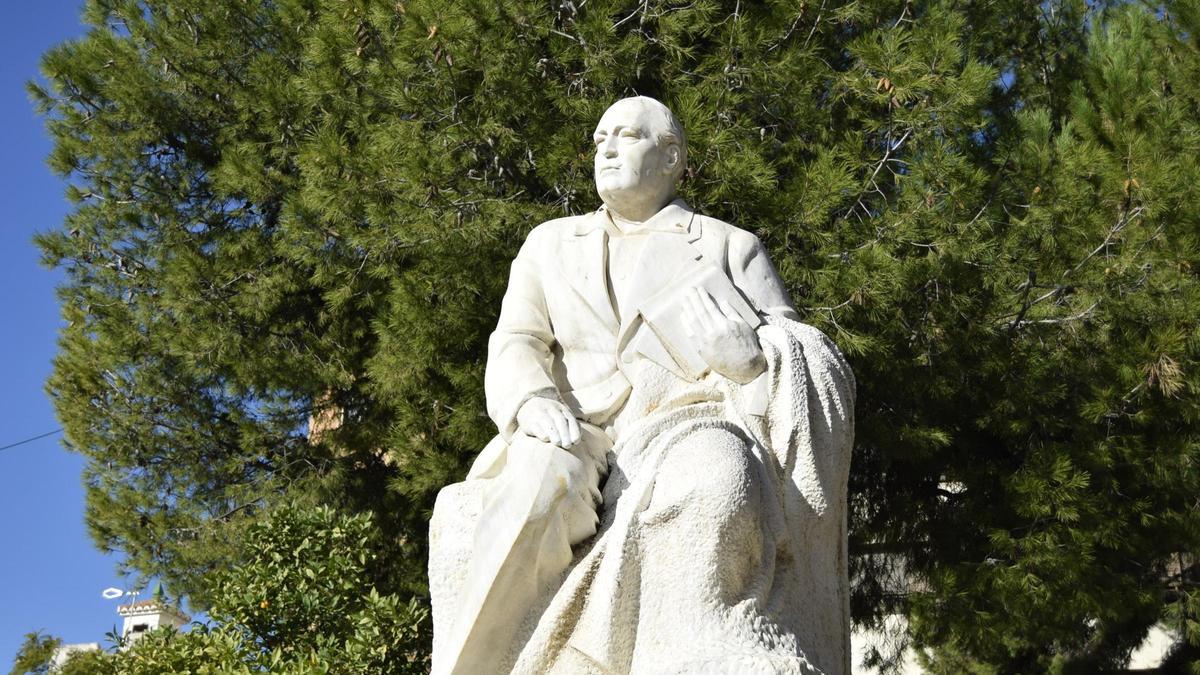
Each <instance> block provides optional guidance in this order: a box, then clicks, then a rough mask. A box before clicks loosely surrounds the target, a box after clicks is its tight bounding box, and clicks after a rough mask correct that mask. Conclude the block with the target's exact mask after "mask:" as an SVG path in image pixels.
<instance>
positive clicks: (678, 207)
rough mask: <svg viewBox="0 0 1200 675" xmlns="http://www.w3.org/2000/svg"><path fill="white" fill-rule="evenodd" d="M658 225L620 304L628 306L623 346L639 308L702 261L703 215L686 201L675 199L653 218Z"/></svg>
mask: <svg viewBox="0 0 1200 675" xmlns="http://www.w3.org/2000/svg"><path fill="white" fill-rule="evenodd" d="M653 220H654V221H657V222H656V223H655V224H656V225H657V227H656V228H655V230H654V231H653V232H651V233H650V234H648V235H647V236H648V237H649V239H647V241H646V245H645V246H644V247H642V252H641V255H640V256H639V259H638V262H637V265H636V266H635V267H634V276H633V281H632V283H630V285H629V292H628V294H627V295H626V297H625V298H623V299H622V302H621V306H622V307H629V308H630V309H629V311H627V312H625V316H624V317H622V320H621V328H620V330H618V331H617V334H618V339H617V344H619V345H623V344H624V342H625V339H626V338H627V337H628V336H627V335H626V334H627V333H628V331H629V329H630V328H632V327H633V326H634V325H635V324H636V319H637V318H638V312H637V309H638V308H640V307H641V306H642V305H643V304H644V303H645V302H646V301H647V300H649V299H650V298H652V297H654V296H655V295H657V294H658V293H659V292H661V291H662V290H663V289H664V288H666V287H667V286H668V285H669V284H670V283H671V282H672V281H674V280H675V279H676V278H677V277H679V276H680V274H682V273H684V272H686V271H687V270H689V269H692V268H693V266H695V265H697V264H699V261H702V260H703V257H704V256H703V254H702V253H701V251H700V247H699V245H698V244H697V242H698V241H699V240H700V234H701V225H702V223H701V218H700V217H699V216H698V215H696V213H695V212H694V211H692V210H691V208H689V207H688V206H687V204H685V203H684V202H683V200H675V201H674V202H672V203H671V204H670V205H668V206H667V207H666V208H665V209H663V210H662V211H661V212H659V214H658V215H656V216H655V217H654V219H653Z"/></svg>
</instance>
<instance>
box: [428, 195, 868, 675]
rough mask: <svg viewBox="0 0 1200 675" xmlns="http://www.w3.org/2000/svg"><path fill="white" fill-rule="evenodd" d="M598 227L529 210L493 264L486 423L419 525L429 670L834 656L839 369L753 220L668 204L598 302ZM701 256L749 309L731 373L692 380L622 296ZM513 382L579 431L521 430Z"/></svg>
mask: <svg viewBox="0 0 1200 675" xmlns="http://www.w3.org/2000/svg"><path fill="white" fill-rule="evenodd" d="M612 228H613V225H612V223H611V221H610V220H609V218H608V216H607V215H606V214H605V213H604V211H603V210H601V211H599V212H596V213H593V214H589V215H586V216H578V217H572V218H564V219H560V220H555V221H550V222H548V223H545V224H543V225H541V226H539V227H538V228H537V229H535V230H534V231H533V232H532V233H531V234H530V236H529V238H528V240H527V241H526V243H525V245H524V246H523V247H522V249H521V252H520V254H519V255H518V256H517V258H516V260H514V262H513V266H512V273H511V278H510V281H509V287H508V291H507V293H506V295H505V298H504V304H503V307H502V310H501V316H500V321H499V325H498V326H497V328H496V332H495V333H494V334H493V336H492V340H491V344H490V348H489V356H488V367H487V379H486V388H487V397H488V408H489V414H490V415H491V417H492V419H493V420H494V421H495V422H496V424H497V427H498V428H499V430H500V435H499V436H498V437H497V438H496V439H495V440H494V441H493V442H492V443H490V444H489V445H488V447H487V448H486V449H485V450H484V452H483V453H481V455H480V457H479V459H478V460H477V461H476V463H475V466H474V467H473V468H472V470H471V473H470V475H469V476H468V479H467V480H466V481H464V482H463V483H458V484H456V485H452V486H449V487H447V488H446V489H445V490H443V491H442V493H441V494H440V495H439V497H438V503H437V506H436V508H435V511H434V517H433V520H432V522H431V524H430V588H431V593H432V596H433V603H434V671H435V672H437V673H451V672H455V673H503V672H516V673H630V672H633V673H722V672H728V673H816V672H821V673H831V674H840V673H847V672H849V660H848V648H849V645H848V636H849V606H848V598H849V593H848V581H847V575H846V511H845V509H846V494H845V492H846V481H847V474H848V470H849V460H850V448H851V444H852V435H853V407H854V379H853V375H852V374H851V372H850V369H849V367H848V366H847V365H846V363H845V361H844V360H843V359H842V356H841V354H840V353H839V352H838V351H837V349H836V348H835V347H834V346H833V344H832V343H831V342H830V341H829V340H828V338H826V337H825V336H824V335H822V334H821V333H820V332H819V331H817V330H816V329H814V328H812V327H809V326H806V325H804V324H801V323H799V322H798V321H797V320H796V314H795V311H794V310H793V309H792V307H791V304H790V302H789V301H788V299H787V295H786V292H785V291H784V289H783V286H782V284H781V283H780V281H779V278H778V276H777V274H776V273H775V271H774V269H773V268H772V266H771V264H770V261H769V260H768V258H767V256H766V253H765V250H764V249H763V247H762V245H761V244H760V243H759V242H758V240H757V239H756V238H755V237H754V236H753V235H751V234H749V233H747V232H745V231H742V230H739V229H737V228H735V227H733V226H731V225H728V224H726V223H723V222H721V221H718V220H715V219H712V218H708V217H705V216H702V215H699V214H696V213H695V212H693V211H692V210H691V209H690V208H688V207H687V205H686V204H684V203H683V202H681V201H678V200H677V201H675V202H673V203H672V204H670V205H668V206H667V207H666V208H664V209H663V210H662V211H660V212H659V213H658V215H656V216H655V217H654V218H652V219H651V220H650V221H647V222H646V223H645V224H644V229H645V231H644V232H642V233H639V234H638V235H637V236H645V237H647V239H646V240H645V243H644V245H643V246H642V247H641V253H640V256H641V257H640V259H639V261H638V263H637V264H636V265H634V266H633V268H632V269H633V270H634V271H635V272H634V275H635V276H634V278H633V280H632V281H631V282H630V283H629V284H628V287H627V288H628V290H627V292H626V294H625V295H624V297H621V298H616V301H617V302H616V306H617V307H621V308H624V311H622V312H621V314H623V316H618V313H617V311H616V308H615V307H614V302H613V300H614V298H611V297H610V294H609V286H608V283H607V279H606V277H607V273H608V262H607V260H606V252H607V250H608V248H607V241H608V237H609V236H613V235H614V234H616V233H615V232H614V230H613V229H612ZM705 265H708V266H713V267H715V268H717V269H719V270H721V271H722V272H723V273H724V274H725V275H727V276H728V278H729V280H730V281H732V283H733V285H734V286H735V287H736V288H737V289H738V291H740V292H741V294H742V295H743V296H744V297H745V299H746V300H747V301H748V302H749V303H750V305H751V306H752V307H753V309H754V310H756V311H757V312H758V313H759V315H760V316H761V317H762V319H763V323H762V325H761V326H759V327H758V331H757V332H758V337H759V341H760V343H761V345H762V348H763V351H764V353H765V355H766V357H767V371H766V372H765V373H764V374H763V375H762V376H760V377H759V378H758V379H757V380H755V381H754V382H751V383H749V384H746V385H739V384H736V383H734V382H731V381H729V380H727V379H726V378H724V377H722V376H721V375H718V374H715V373H712V372H709V373H707V374H706V375H704V376H703V377H701V378H700V379H698V380H694V379H692V378H690V377H689V376H688V374H687V373H685V372H681V371H680V368H679V366H678V364H677V363H676V362H675V360H673V359H672V358H671V350H670V349H669V347H668V346H667V345H664V343H663V341H662V340H660V339H658V337H657V336H656V335H655V334H654V332H653V331H652V330H651V329H650V328H649V326H647V325H646V323H645V322H644V321H643V318H642V316H641V315H640V314H639V313H638V312H637V311H636V309H637V308H641V307H645V306H646V305H647V303H649V302H652V301H653V300H654V299H655V298H656V297H658V298H661V297H662V296H661V295H660V294H662V293H670V292H675V291H677V290H678V287H679V286H680V285H681V283H686V282H681V281H680V280H681V279H688V278H691V277H692V276H694V275H693V272H695V271H696V269H697V267H698V266H705ZM531 396H546V397H550V398H557V399H558V400H561V401H562V402H564V403H566V404H567V405H568V406H569V407H570V408H571V409H572V410H573V411H574V412H575V414H576V416H577V417H578V418H579V419H580V420H581V421H582V423H581V426H583V427H584V439H583V440H582V441H581V442H580V443H579V444H578V445H576V446H575V447H573V448H571V449H570V450H569V451H568V450H562V449H560V448H556V447H554V446H551V445H549V444H547V443H543V442H541V441H537V440H535V439H533V438H530V437H528V436H525V435H524V434H521V433H520V432H519V431H518V430H517V425H516V422H515V417H516V414H517V411H518V410H519V409H520V407H521V405H522V404H523V403H524V402H525V401H526V400H528V398H529V397H531ZM605 473H607V478H603V477H604V475H605ZM601 481H603V482H602V499H600V502H601V504H600V506H599V509H598V519H597V514H596V509H595V505H596V501H597V500H596V495H597V493H596V488H598V487H600V486H601Z"/></svg>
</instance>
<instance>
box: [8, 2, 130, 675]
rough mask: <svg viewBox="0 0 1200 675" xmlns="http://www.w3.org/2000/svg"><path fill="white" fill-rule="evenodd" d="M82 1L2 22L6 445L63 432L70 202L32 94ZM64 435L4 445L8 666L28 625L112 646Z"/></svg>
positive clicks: (19, 9) (102, 582) (99, 565)
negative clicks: (56, 387)
mask: <svg viewBox="0 0 1200 675" xmlns="http://www.w3.org/2000/svg"><path fill="white" fill-rule="evenodd" d="M81 4H82V0H38V1H37V2H11V3H7V4H6V6H5V17H4V21H3V22H2V23H0V129H2V130H3V135H2V138H0V200H2V201H0V203H2V205H3V210H2V211H0V312H2V313H0V374H2V375H3V380H2V381H0V447H2V446H5V445H8V444H9V443H12V442H14V441H19V440H22V439H25V438H29V437H32V436H36V435H38V434H42V433H45V432H47V431H52V430H55V429H58V427H59V424H58V422H57V420H55V418H54V412H53V409H52V408H51V405H50V401H49V399H48V397H47V396H46V393H45V381H46V377H47V376H48V375H49V374H50V359H51V358H52V357H53V356H54V350H55V340H56V338H57V331H58V326H59V324H60V321H59V316H58V305H57V301H56V300H55V297H54V286H55V284H56V282H57V279H58V278H59V276H58V274H57V272H52V271H50V270H47V269H46V268H44V267H42V266H41V265H40V264H39V262H38V257H39V256H38V252H37V250H36V249H35V248H34V246H33V244H32V242H31V241H30V240H31V237H32V236H33V234H34V233H35V232H38V231H41V230H47V229H51V228H54V227H57V226H58V225H59V224H60V223H61V222H62V218H63V216H64V215H65V214H66V212H67V210H68V208H69V205H68V203H67V201H66V199H65V198H64V197H63V183H62V181H61V180H60V179H59V178H58V177H56V176H55V175H54V174H53V173H52V172H51V171H50V170H49V169H48V168H47V167H46V162H45V157H46V155H47V154H48V153H49V151H50V142H49V140H48V138H47V136H46V133H45V131H44V130H43V127H42V123H41V120H40V119H39V118H38V117H37V116H36V115H35V114H34V111H33V106H32V104H31V103H30V101H29V97H28V96H27V95H26V93H25V82H26V81H27V80H29V79H31V78H34V77H37V76H38V62H39V60H40V57H41V54H42V53H43V52H45V51H46V49H47V48H49V47H50V46H51V45H54V44H57V43H59V42H62V41H64V40H68V39H71V38H74V37H78V36H81V35H82V34H83V32H84V28H83V26H81V25H80V23H79V18H78V17H79V10H80V7H81ZM60 439H61V436H60V435H54V436H50V437H48V438H43V439H41V440H37V441H34V442H32V443H28V444H26V445H22V446H20V447H16V448H11V449H8V450H0V514H2V516H0V588H3V594H2V595H0V603H2V604H0V672H8V670H9V668H11V667H12V657H13V655H14V654H15V653H16V650H17V648H18V646H19V645H20V643H21V640H22V637H23V635H24V634H25V633H27V632H29V631H33V630H44V631H47V632H50V633H53V634H55V635H59V636H61V637H62V638H64V639H65V640H66V641H67V642H103V638H104V634H105V633H106V632H107V631H109V630H111V629H112V628H113V625H114V624H115V623H116V622H117V618H118V617H117V614H116V604H117V602H118V601H112V600H105V599H104V598H102V597H101V595H100V593H101V591H103V590H104V589H105V588H107V587H109V586H121V585H122V583H123V582H124V580H123V579H121V578H119V577H117V576H116V571H115V563H116V560H115V559H114V558H112V557H107V556H104V555H102V554H100V553H99V552H98V551H96V549H95V548H94V547H93V546H92V543H91V539H90V538H89V537H88V535H87V532H86V531H85V529H84V524H83V487H82V484H81V482H80V470H81V469H82V467H83V461H82V459H81V458H80V457H79V456H78V455H75V454H71V453H68V452H66V451H65V450H64V449H63V448H62V445H61V440H60Z"/></svg>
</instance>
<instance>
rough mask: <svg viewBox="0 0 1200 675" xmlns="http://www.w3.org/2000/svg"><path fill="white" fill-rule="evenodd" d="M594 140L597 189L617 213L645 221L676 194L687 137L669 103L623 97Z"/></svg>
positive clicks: (608, 112) (603, 120) (608, 113)
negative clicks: (666, 104)
mask: <svg viewBox="0 0 1200 675" xmlns="http://www.w3.org/2000/svg"><path fill="white" fill-rule="evenodd" d="M592 140H593V141H595V143H596V164H595V168H596V192H598V193H599V194H600V199H602V200H603V201H604V204H605V205H606V206H607V207H608V208H609V209H610V210H612V211H615V212H616V214H617V215H618V216H620V217H622V218H625V219H628V220H633V221H639V222H640V221H643V220H646V219H647V218H649V217H650V216H653V215H654V214H655V213H658V211H659V209H661V208H662V207H664V206H666V205H667V204H668V203H669V202H670V201H671V200H672V199H673V198H674V197H675V184H676V183H677V182H678V181H679V178H680V177H681V176H682V175H683V172H684V169H685V168H686V167H687V140H686V138H685V137H684V135H683V125H681V124H680V123H679V119H678V118H676V117H675V115H674V114H673V113H672V112H671V111H670V110H669V109H668V108H667V106H665V105H663V104H662V103H659V102H658V101H656V100H654V99H652V98H649V97H646V96H635V97H633V98H625V99H621V100H620V101H617V102H616V103H614V104H612V106H610V107H609V109H608V110H606V111H605V112H604V115H602V116H601V117H600V122H599V123H597V124H596V131H595V133H594V134H593V135H592Z"/></svg>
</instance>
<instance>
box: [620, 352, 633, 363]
mask: <svg viewBox="0 0 1200 675" xmlns="http://www.w3.org/2000/svg"><path fill="white" fill-rule="evenodd" d="M621 360H622V361H623V362H625V363H627V364H629V363H633V352H631V351H629V352H625V353H624V354H622V355H621Z"/></svg>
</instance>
